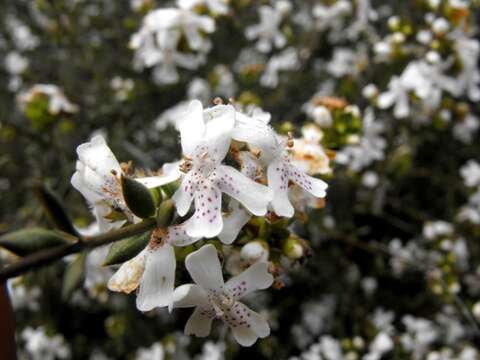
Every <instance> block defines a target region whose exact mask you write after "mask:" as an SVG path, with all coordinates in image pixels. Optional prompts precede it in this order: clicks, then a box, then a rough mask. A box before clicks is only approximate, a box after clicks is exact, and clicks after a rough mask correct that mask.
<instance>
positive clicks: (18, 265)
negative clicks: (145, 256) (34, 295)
mask: <svg viewBox="0 0 480 360" xmlns="http://www.w3.org/2000/svg"><path fill="white" fill-rule="evenodd" d="M156 225H157V222H156V219H146V220H143V221H142V222H140V223H138V224H133V225H129V226H126V227H123V228H120V229H117V230H113V231H110V232H108V233H105V234H100V235H96V236H89V237H84V238H80V237H76V238H74V239H76V240H75V241H74V242H72V243H71V244H66V245H60V246H56V247H54V248H50V249H46V250H42V251H39V252H37V253H35V254H32V255H29V256H26V257H24V258H22V259H21V260H19V261H17V262H15V263H13V264H10V265H7V266H6V267H4V268H3V269H1V270H0V282H2V281H4V280H6V279H9V278H12V277H15V276H18V275H21V274H23V273H25V272H28V271H30V270H33V269H36V268H38V267H39V266H43V265H47V264H49V263H51V262H53V261H55V260H58V259H61V258H63V257H64V256H67V255H70V254H76V253H79V252H81V251H83V250H87V249H93V248H96V247H99V246H102V245H107V244H110V243H112V242H115V241H119V240H122V239H125V238H127V237H130V236H133V235H137V234H141V233H143V232H145V231H147V230H150V229H153V228H154V227H155V226H156Z"/></svg>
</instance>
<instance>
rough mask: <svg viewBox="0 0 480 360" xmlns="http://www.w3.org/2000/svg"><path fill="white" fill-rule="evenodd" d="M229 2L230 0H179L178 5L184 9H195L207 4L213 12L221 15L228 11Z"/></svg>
mask: <svg viewBox="0 0 480 360" xmlns="http://www.w3.org/2000/svg"><path fill="white" fill-rule="evenodd" d="M229 2H230V0H177V4H178V6H179V7H181V8H183V9H194V8H195V7H197V6H202V5H205V6H206V7H207V8H208V9H209V10H210V11H211V12H212V13H213V14H220V15H225V14H227V13H228V3H229Z"/></svg>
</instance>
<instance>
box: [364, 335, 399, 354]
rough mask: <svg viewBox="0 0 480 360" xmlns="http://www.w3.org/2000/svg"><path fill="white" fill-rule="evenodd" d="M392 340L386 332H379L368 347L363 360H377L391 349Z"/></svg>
mask: <svg viewBox="0 0 480 360" xmlns="http://www.w3.org/2000/svg"><path fill="white" fill-rule="evenodd" d="M393 345H394V344H393V340H392V338H391V337H390V335H388V334H387V333H386V332H379V333H378V334H377V336H375V338H374V339H373V341H372V343H371V344H370V346H369V352H368V354H367V355H365V357H364V360H377V359H380V358H381V357H382V356H383V355H384V354H386V353H387V352H389V351H391V350H392V349H393Z"/></svg>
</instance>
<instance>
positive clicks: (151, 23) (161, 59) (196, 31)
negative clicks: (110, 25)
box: [130, 8, 215, 84]
mask: <svg viewBox="0 0 480 360" xmlns="http://www.w3.org/2000/svg"><path fill="white" fill-rule="evenodd" d="M214 30H215V22H214V21H213V19H212V18H210V17H208V16H206V15H197V14H196V13H194V12H192V11H191V10H188V9H176V8H165V9H157V10H153V11H151V12H149V13H148V14H147V15H146V16H145V18H144V19H143V23H142V27H141V28H140V30H139V31H138V32H136V33H135V34H133V36H132V38H131V39H130V47H131V48H132V49H134V50H135V66H136V67H137V68H138V69H143V68H144V67H147V68H150V67H153V68H154V70H153V76H154V80H155V81H156V82H157V83H159V84H172V83H176V82H177V81H178V79H179V75H178V72H177V69H176V68H177V66H180V67H182V68H185V69H189V70H194V69H196V68H198V67H199V66H200V65H201V64H203V62H204V60H205V59H204V56H203V54H204V53H206V52H208V51H209V50H210V47H211V43H210V41H209V40H208V39H207V38H206V37H205V36H204V35H203V34H202V33H207V34H208V33H212V32H213V31H214ZM182 36H185V37H186V40H187V43H188V47H189V49H190V50H191V51H189V52H184V51H180V50H179V49H178V46H179V43H180V39H181V37H182Z"/></svg>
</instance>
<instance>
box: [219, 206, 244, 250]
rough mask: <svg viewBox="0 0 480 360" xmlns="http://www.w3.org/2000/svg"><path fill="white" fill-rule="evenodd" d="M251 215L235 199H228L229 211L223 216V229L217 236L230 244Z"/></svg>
mask: <svg viewBox="0 0 480 360" xmlns="http://www.w3.org/2000/svg"><path fill="white" fill-rule="evenodd" d="M251 217H252V215H250V214H249V213H248V211H247V210H245V209H244V208H243V207H242V206H241V205H240V204H239V203H238V201H236V200H233V199H232V200H231V201H230V213H228V214H226V215H224V216H223V229H222V232H221V233H220V234H218V238H219V239H220V241H221V242H223V243H224V244H231V243H232V242H233V241H235V239H236V238H237V236H238V234H239V233H240V231H241V230H242V228H243V227H244V226H245V224H246V223H248V221H249V220H250V218H251Z"/></svg>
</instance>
